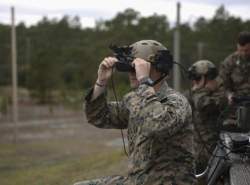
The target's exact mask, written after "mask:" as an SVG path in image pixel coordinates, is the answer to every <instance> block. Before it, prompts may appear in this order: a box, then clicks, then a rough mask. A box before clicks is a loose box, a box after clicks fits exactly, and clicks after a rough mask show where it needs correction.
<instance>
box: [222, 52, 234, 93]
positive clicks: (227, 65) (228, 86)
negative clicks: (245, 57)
mask: <svg viewBox="0 0 250 185" xmlns="http://www.w3.org/2000/svg"><path fill="white" fill-rule="evenodd" d="M234 58H235V56H234V54H232V55H229V56H228V57H227V58H226V59H225V60H224V61H223V62H222V63H221V65H220V72H219V76H220V77H221V79H222V80H223V84H224V87H225V90H226V91H233V83H232V79H231V73H232V69H233V65H232V64H233V60H234Z"/></svg>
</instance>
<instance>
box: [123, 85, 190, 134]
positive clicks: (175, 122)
mask: <svg viewBox="0 0 250 185" xmlns="http://www.w3.org/2000/svg"><path fill="white" fill-rule="evenodd" d="M135 93H136V95H137V96H138V99H139V101H138V102H133V103H132V102H130V99H128V100H127V101H126V102H127V107H128V109H129V110H130V109H131V110H132V111H133V114H134V115H136V117H135V118H134V119H135V120H136V122H137V123H138V124H141V125H142V126H141V128H142V132H143V134H144V135H155V134H164V136H165V137H167V136H169V137H171V136H172V135H175V134H176V133H177V132H178V131H180V129H182V128H183V127H184V126H186V124H188V122H189V123H190V122H191V119H192V112H191V107H190V105H189V103H188V101H187V99H186V98H185V97H184V96H183V95H181V94H180V93H172V94H169V95H166V98H165V99H164V100H161V101H159V99H158V98H157V96H156V95H155V92H154V90H153V88H152V87H149V86H147V85H140V86H139V88H138V89H137V90H136V92H135ZM131 105H133V106H131ZM134 107H137V108H136V109H135V108H134Z"/></svg>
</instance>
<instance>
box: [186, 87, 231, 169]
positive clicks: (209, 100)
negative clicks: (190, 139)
mask: <svg viewBox="0 0 250 185" xmlns="http://www.w3.org/2000/svg"><path fill="white" fill-rule="evenodd" d="M188 99H189V101H190V103H191V105H192V109H193V121H194V128H195V129H194V130H195V135H194V150H195V164H196V171H197V173H200V172H203V171H204V170H205V168H206V167H207V162H208V160H209V158H210V156H211V153H212V152H213V150H214V148H215V146H216V143H217V141H218V136H219V128H220V124H221V122H222V120H220V116H222V115H221V114H222V112H223V111H224V110H225V108H226V103H227V99H226V97H225V95H224V89H223V87H222V86H221V85H220V86H219V87H218V88H217V89H215V90H213V91H211V90H209V89H208V88H201V89H196V90H193V91H191V93H190V96H189V97H188Z"/></svg>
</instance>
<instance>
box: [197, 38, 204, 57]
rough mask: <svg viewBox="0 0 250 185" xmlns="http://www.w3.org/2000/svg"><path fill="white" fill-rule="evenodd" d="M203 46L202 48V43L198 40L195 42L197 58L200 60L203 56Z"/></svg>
mask: <svg viewBox="0 0 250 185" xmlns="http://www.w3.org/2000/svg"><path fill="white" fill-rule="evenodd" d="M203 48H204V43H203V42H198V43H197V52H198V60H201V59H202V58H203Z"/></svg>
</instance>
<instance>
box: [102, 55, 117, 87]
mask: <svg viewBox="0 0 250 185" xmlns="http://www.w3.org/2000/svg"><path fill="white" fill-rule="evenodd" d="M115 62H117V59H116V58H114V57H106V58H104V59H103V61H102V62H101V63H100V65H99V68H98V72H97V74H98V78H97V83H98V84H101V85H103V86H105V85H106V84H107V82H108V80H109V79H110V77H111V75H112V68H113V66H114V64H115Z"/></svg>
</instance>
